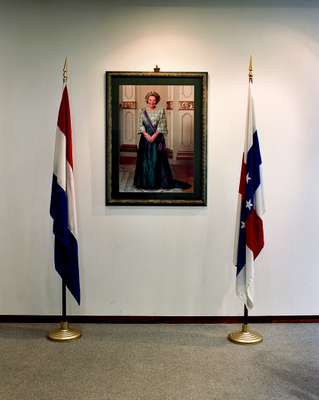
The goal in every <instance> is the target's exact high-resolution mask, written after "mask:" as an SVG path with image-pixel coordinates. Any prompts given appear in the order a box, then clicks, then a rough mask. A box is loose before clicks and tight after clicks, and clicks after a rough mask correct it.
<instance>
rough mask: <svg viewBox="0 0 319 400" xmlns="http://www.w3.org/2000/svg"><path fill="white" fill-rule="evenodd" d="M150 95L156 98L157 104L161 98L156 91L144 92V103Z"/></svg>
mask: <svg viewBox="0 0 319 400" xmlns="http://www.w3.org/2000/svg"><path fill="white" fill-rule="evenodd" d="M151 96H154V97H155V99H156V104H158V103H159V101H160V100H161V96H160V95H159V94H158V93H157V92H153V91H152V92H148V93H146V95H145V101H146V103H147V102H148V99H149V97H151Z"/></svg>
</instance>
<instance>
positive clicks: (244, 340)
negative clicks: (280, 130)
mask: <svg viewBox="0 0 319 400" xmlns="http://www.w3.org/2000/svg"><path fill="white" fill-rule="evenodd" d="M248 80H249V84H252V83H253V62H252V56H250V59H249V73H248ZM228 339H229V340H230V341H231V342H233V343H236V344H257V343H260V342H262V341H263V337H262V335H261V334H260V333H259V332H256V331H252V330H251V329H250V328H249V326H248V308H247V306H246V304H244V316H243V324H242V328H241V330H240V331H236V332H231V333H230V334H229V335H228Z"/></svg>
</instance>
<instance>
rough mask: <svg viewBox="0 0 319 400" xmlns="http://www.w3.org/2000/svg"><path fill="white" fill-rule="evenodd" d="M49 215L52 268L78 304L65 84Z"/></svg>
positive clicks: (71, 161)
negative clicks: (51, 238) (51, 230)
mask: <svg viewBox="0 0 319 400" xmlns="http://www.w3.org/2000/svg"><path fill="white" fill-rule="evenodd" d="M50 214H51V216H52V218H53V233H54V235H55V243H54V263H55V268H56V270H57V271H58V273H59V274H60V276H61V278H62V279H63V281H64V282H65V284H66V286H67V288H68V289H69V290H70V292H71V293H72V295H73V296H74V298H75V299H76V301H77V302H78V303H79V304H80V279H79V264H78V244H77V218H76V206H75V191H74V178H73V159H72V130H71V116H70V106H69V96H68V89H67V86H66V85H65V86H64V89H63V94H62V99H61V104H60V109H59V116H58V124H57V130H56V142H55V153H54V167H53V180H52V194H51V205H50Z"/></svg>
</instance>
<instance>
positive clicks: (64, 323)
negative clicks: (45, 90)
mask: <svg viewBox="0 0 319 400" xmlns="http://www.w3.org/2000/svg"><path fill="white" fill-rule="evenodd" d="M67 81H68V65H67V58H65V62H64V66H63V86H64V85H66V83H67ZM80 337H81V332H80V331H79V330H77V329H72V328H70V327H69V323H68V320H67V315H66V283H65V280H64V279H62V319H61V323H60V327H59V328H58V329H54V330H53V331H51V332H49V334H48V339H50V340H54V341H55V342H65V341H68V340H73V339H78V338H80Z"/></svg>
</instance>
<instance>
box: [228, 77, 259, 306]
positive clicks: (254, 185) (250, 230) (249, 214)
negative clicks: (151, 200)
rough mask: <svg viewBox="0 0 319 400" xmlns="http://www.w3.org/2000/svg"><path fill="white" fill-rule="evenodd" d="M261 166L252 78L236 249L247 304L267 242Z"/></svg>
mask: <svg viewBox="0 0 319 400" xmlns="http://www.w3.org/2000/svg"><path fill="white" fill-rule="evenodd" d="M261 169H262V162H261V155H260V149H259V142H258V135H257V129H256V125H255V115H254V102H253V97H252V82H251V81H250V82H249V88H248V108H247V121H246V138H245V147H244V154H243V159H242V166H241V176H240V184H239V196H238V207H237V221H236V232H235V249H234V264H235V266H236V267H237V278H236V293H237V296H239V298H240V299H241V300H242V302H243V303H244V304H245V305H246V306H247V307H248V308H252V307H253V306H254V260H255V259H256V257H257V256H258V254H259V253H260V251H261V250H262V248H263V246H264V232H263V221H262V215H263V214H264V212H265V206H264V196H263V186H262V171H261Z"/></svg>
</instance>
